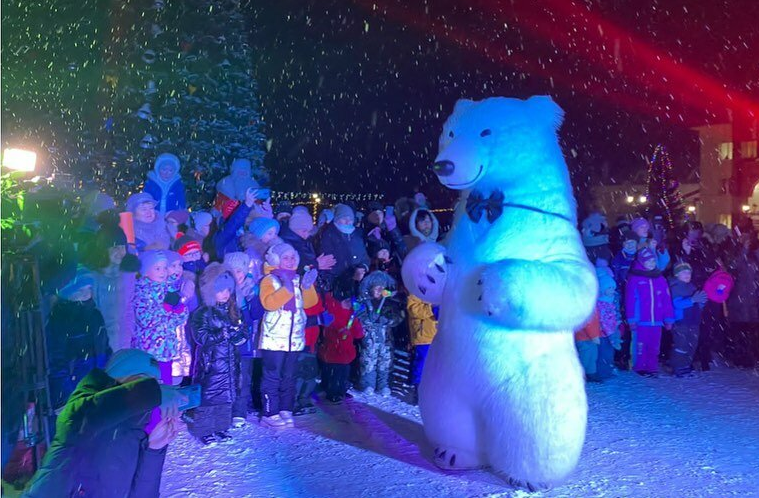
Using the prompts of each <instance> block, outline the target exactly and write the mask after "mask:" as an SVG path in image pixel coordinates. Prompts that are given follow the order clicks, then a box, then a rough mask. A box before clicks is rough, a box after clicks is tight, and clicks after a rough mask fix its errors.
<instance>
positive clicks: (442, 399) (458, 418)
mask: <svg viewBox="0 0 759 498" xmlns="http://www.w3.org/2000/svg"><path fill="white" fill-rule="evenodd" d="M426 368H427V365H425V369H426ZM425 372H426V371H425ZM419 409H420V411H421V414H422V420H423V423H424V432H425V433H426V434H427V439H428V440H429V441H430V444H431V445H432V447H433V448H434V453H435V459H434V461H435V465H437V466H438V467H440V468H442V469H446V470H469V469H478V468H482V467H484V466H485V465H486V463H485V459H484V456H483V454H482V452H481V449H480V448H479V447H478V446H477V444H478V443H477V442H478V435H477V428H478V426H477V424H476V419H475V413H474V410H472V409H471V408H470V406H469V404H468V403H465V402H462V401H461V400H460V399H459V398H458V397H457V396H456V394H455V389H454V388H453V386H450V388H447V389H444V388H441V386H439V385H431V386H430V389H429V390H428V389H425V382H424V375H423V376H422V384H421V385H420V386H419Z"/></svg>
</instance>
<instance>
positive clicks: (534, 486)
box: [506, 477, 551, 493]
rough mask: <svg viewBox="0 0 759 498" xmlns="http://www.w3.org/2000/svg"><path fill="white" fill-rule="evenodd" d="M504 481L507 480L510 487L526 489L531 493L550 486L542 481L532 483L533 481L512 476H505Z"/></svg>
mask: <svg viewBox="0 0 759 498" xmlns="http://www.w3.org/2000/svg"><path fill="white" fill-rule="evenodd" d="M506 482H508V483H509V485H510V486H512V487H515V488H519V489H526V490H527V491H529V492H531V493H535V492H537V491H545V490H547V489H550V488H551V486H549V485H548V484H546V483H542V482H541V483H534V482H529V481H522V480H520V479H516V478H514V477H508V478H506Z"/></svg>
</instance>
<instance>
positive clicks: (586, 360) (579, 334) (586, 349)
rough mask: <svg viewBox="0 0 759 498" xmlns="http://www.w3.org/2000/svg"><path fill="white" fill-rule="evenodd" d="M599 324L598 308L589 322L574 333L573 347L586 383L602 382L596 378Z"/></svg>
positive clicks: (599, 334) (599, 341)
mask: <svg viewBox="0 0 759 498" xmlns="http://www.w3.org/2000/svg"><path fill="white" fill-rule="evenodd" d="M600 337H601V324H600V319H599V315H598V308H596V309H595V311H593V316H592V317H591V318H590V321H589V322H588V323H586V324H585V326H583V327H582V328H581V329H580V330H578V331H576V332H575V346H576V347H577V356H578V358H579V359H580V364H581V365H582V369H583V370H584V371H585V380H586V381H588V382H603V380H602V379H601V378H600V377H599V376H598V346H599V344H600V343H601V340H600Z"/></svg>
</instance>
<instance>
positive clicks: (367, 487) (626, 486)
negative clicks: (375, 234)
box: [161, 368, 759, 498]
mask: <svg viewBox="0 0 759 498" xmlns="http://www.w3.org/2000/svg"><path fill="white" fill-rule="evenodd" d="M587 391H588V402H589V408H590V409H589V419H588V431H587V437H586V441H585V446H584V449H583V454H582V457H581V460H580V463H579V465H578V467H577V469H576V471H575V472H574V474H573V475H572V476H571V477H570V479H569V480H568V481H567V482H566V483H565V484H564V485H562V486H560V487H556V488H554V489H551V490H549V491H544V492H538V493H527V492H526V491H522V490H515V489H513V488H510V487H508V486H507V485H505V484H504V483H503V482H502V481H501V480H500V479H498V478H497V477H496V476H494V475H492V474H490V473H488V472H487V471H484V470H482V471H475V472H461V473H453V472H444V471H442V470H439V469H438V468H437V467H435V466H434V465H433V464H432V463H431V458H432V449H431V448H430V447H429V446H428V445H427V443H426V441H425V438H424V432H423V429H422V426H421V420H420V418H419V411H418V409H417V408H416V407H413V406H411V405H409V404H407V403H405V402H404V401H402V400H401V399H399V398H397V397H393V398H389V399H384V398H381V397H378V396H372V397H365V396H363V395H361V394H358V395H356V397H355V398H354V399H352V400H348V401H346V402H344V403H343V404H341V405H330V404H326V403H324V402H323V401H320V403H319V405H318V406H319V411H318V413H316V414H313V415H306V416H303V417H296V419H295V423H296V427H295V428H294V429H286V430H275V429H270V428H267V427H263V426H259V425H258V424H257V423H255V424H248V425H246V426H245V427H242V428H239V429H233V430H232V431H231V433H232V434H233V436H234V439H233V440H232V441H230V442H228V443H221V444H218V445H216V446H212V447H203V446H202V445H201V444H200V443H198V442H197V441H195V440H194V439H192V438H191V437H190V436H189V435H188V434H187V433H183V434H181V435H180V436H179V438H178V439H177V441H175V442H174V443H173V444H172V446H171V447H170V449H169V454H168V456H167V461H166V467H165V471H164V477H163V483H162V494H161V495H162V496H163V497H170V498H178V497H192V498H196V497H197V498H200V497H203V498H206V497H220V498H221V497H300V496H304V497H306V496H308V497H383V498H384V497H428V496H429V497H438V498H439V497H482V496H536V497H538V496H539V497H565V496H571V497H600V496H609V497H612V496H613V497H624V496H635V497H682V498H685V497H705V496H720V497H727V496H742V497H750V496H757V497H759V375H757V374H756V373H754V372H748V371H743V370H735V369H727V368H721V369H717V370H713V371H711V372H706V373H703V374H699V375H698V376H697V377H693V378H684V379H677V378H673V377H666V376H662V377H659V378H641V377H638V376H637V375H635V374H633V373H628V372H622V373H620V374H619V376H618V377H616V378H614V379H612V380H610V381H607V382H606V383H604V384H600V385H599V384H590V385H588V387H587ZM452 430H454V428H452Z"/></svg>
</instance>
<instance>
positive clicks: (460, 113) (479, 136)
mask: <svg viewBox="0 0 759 498" xmlns="http://www.w3.org/2000/svg"><path fill="white" fill-rule="evenodd" d="M563 115H564V113H563V111H562V110H561V108H560V107H559V106H558V105H556V103H555V102H554V101H553V100H552V99H551V97H548V96H535V97H531V98H529V99H527V100H520V99H512V98H505V97H493V98H489V99H485V100H481V101H473V100H466V99H461V100H459V101H458V102H456V106H455V107H454V109H453V114H451V116H450V117H449V118H448V120H447V121H446V122H445V125H444V126H443V133H442V134H441V135H440V144H439V145H440V148H439V153H438V156H437V158H436V159H435V164H434V166H433V170H434V172H435V174H437V176H438V178H439V179H440V182H441V183H442V184H443V185H445V186H446V187H448V188H451V189H455V190H465V189H470V188H478V189H481V190H492V189H494V188H499V189H504V190H509V189H511V190H512V191H513V190H514V189H521V190H524V189H525V188H530V189H533V190H536V191H540V190H546V189H551V190H555V189H556V188H557V187H559V188H564V189H571V187H570V186H569V185H570V184H569V174H568V172H567V168H566V165H565V163H564V157H563V156H562V154H561V149H560V148H559V145H558V138H557V136H556V132H557V130H558V128H559V126H560V125H561V121H562V118H563ZM525 180H528V181H525Z"/></svg>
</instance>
